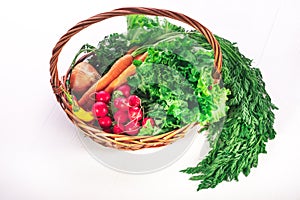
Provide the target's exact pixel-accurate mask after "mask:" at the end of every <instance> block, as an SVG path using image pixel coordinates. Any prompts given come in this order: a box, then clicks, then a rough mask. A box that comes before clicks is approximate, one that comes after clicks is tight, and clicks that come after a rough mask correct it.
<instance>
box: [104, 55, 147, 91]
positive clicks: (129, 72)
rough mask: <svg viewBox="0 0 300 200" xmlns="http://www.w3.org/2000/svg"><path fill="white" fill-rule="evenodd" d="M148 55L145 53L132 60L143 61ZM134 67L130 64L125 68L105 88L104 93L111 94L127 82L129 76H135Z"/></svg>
mask: <svg viewBox="0 0 300 200" xmlns="http://www.w3.org/2000/svg"><path fill="white" fill-rule="evenodd" d="M147 55H148V53H147V52H145V53H143V54H140V55H138V56H136V57H135V58H134V60H140V61H144V60H145V59H146V57H147ZM135 71H136V67H135V65H134V64H131V65H130V66H129V67H128V68H126V69H125V70H124V71H123V72H122V73H121V74H120V75H119V76H118V78H116V79H115V80H113V81H112V82H111V83H110V84H109V85H108V86H107V87H106V88H105V90H104V91H106V92H108V93H112V91H113V90H115V89H116V88H118V87H119V86H121V85H123V84H124V83H126V82H127V78H128V77H129V76H132V75H133V74H135Z"/></svg>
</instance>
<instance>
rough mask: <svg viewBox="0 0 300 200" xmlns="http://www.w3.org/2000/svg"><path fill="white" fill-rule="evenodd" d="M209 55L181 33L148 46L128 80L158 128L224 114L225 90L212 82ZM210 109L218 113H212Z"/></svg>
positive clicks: (172, 128)
mask: <svg viewBox="0 0 300 200" xmlns="http://www.w3.org/2000/svg"><path fill="white" fill-rule="evenodd" d="M195 55H201V56H195ZM212 56H213V55H212V52H211V51H207V50H205V49H203V48H201V47H200V46H199V44H197V42H196V41H193V40H192V39H191V38H189V37H188V36H184V35H182V34H181V37H177V38H174V39H173V40H171V41H170V40H168V41H162V42H159V43H157V44H156V45H155V48H154V47H152V48H149V49H148V57H147V59H146V60H145V62H144V63H142V64H141V65H140V66H138V67H137V70H136V74H135V75H134V76H131V77H130V78H129V79H128V84H129V85H130V86H131V87H132V88H137V89H138V94H137V95H138V96H141V97H142V102H144V104H143V105H145V114H146V115H147V116H149V117H152V118H154V119H155V121H156V122H157V121H158V122H160V123H158V126H159V127H161V132H168V131H172V130H174V129H177V128H181V127H183V126H185V125H187V124H189V123H193V122H199V123H200V124H201V125H205V124H207V123H208V122H210V123H211V122H213V120H214V121H217V120H219V119H220V118H221V117H224V116H225V115H226V113H225V112H226V106H225V101H226V95H227V93H228V91H227V90H226V89H225V88H220V87H219V85H216V84H213V79H212V77H211V70H212V66H213V59H212V58H211V57H212ZM186 57H187V58H186ZM209 86H210V87H211V88H210V89H208V88H209ZM141 93H142V94H141ZM219 96H220V97H219ZM143 97H145V98H143ZM214 97H216V100H215V99H214ZM217 97H219V98H217ZM222 100H223V102H222ZM217 103H218V104H220V105H221V108H223V110H222V109H221V108H220V106H219V105H218V104H217ZM222 104H223V106H222ZM213 112H215V113H216V112H218V113H216V115H215V116H213ZM217 117H218V118H217Z"/></svg>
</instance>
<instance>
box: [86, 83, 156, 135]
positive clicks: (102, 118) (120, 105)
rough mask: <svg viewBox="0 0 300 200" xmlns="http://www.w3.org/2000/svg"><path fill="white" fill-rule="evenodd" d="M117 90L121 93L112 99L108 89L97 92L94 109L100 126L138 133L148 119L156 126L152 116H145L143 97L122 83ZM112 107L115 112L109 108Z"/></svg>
mask: <svg viewBox="0 0 300 200" xmlns="http://www.w3.org/2000/svg"><path fill="white" fill-rule="evenodd" d="M116 90H117V91H119V92H120V93H121V95H119V96H118V97H116V98H114V99H111V95H110V94H109V93H108V92H106V91H99V92H97V93H96V94H95V100H96V102H95V103H94V105H93V109H92V110H93V113H94V115H95V117H97V119H98V124H99V126H100V127H101V128H102V129H103V130H104V131H105V132H109V133H111V132H112V133H116V134H120V133H126V134H127V135H137V134H138V133H139V130H140V128H141V125H142V126H144V125H145V124H146V123H147V121H148V120H150V123H151V125H153V126H154V124H155V123H154V120H153V119H152V118H147V117H146V118H144V115H143V109H142V106H141V99H140V98H139V97H138V96H136V95H133V94H131V92H130V90H131V88H130V86H129V85H127V84H124V85H121V86H120V87H119V88H117V89H116ZM110 107H112V108H113V110H114V112H112V111H110V110H109V108H110ZM110 116H111V117H110Z"/></svg>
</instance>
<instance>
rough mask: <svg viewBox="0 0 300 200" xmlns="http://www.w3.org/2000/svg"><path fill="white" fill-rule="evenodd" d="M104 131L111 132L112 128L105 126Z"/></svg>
mask: <svg viewBox="0 0 300 200" xmlns="http://www.w3.org/2000/svg"><path fill="white" fill-rule="evenodd" d="M103 131H104V132H105V133H111V129H110V128H105V129H103Z"/></svg>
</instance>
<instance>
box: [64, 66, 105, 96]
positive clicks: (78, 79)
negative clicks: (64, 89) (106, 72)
mask: <svg viewBox="0 0 300 200" xmlns="http://www.w3.org/2000/svg"><path fill="white" fill-rule="evenodd" d="M99 79H100V75H99V73H98V72H97V71H96V69H95V68H94V67H93V66H92V65H91V64H89V63H87V62H81V63H78V64H77V65H76V66H75V67H74V69H73V70H72V73H71V77H70V87H71V91H72V93H74V94H75V95H76V96H79V97H80V96H81V95H82V94H83V93H85V92H86V91H87V90H88V89H89V88H90V87H91V86H92V85H93V84H94V83H96V82H97V80H99Z"/></svg>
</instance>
